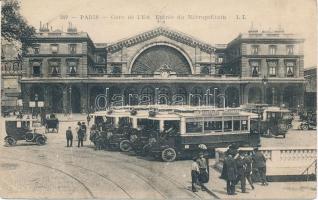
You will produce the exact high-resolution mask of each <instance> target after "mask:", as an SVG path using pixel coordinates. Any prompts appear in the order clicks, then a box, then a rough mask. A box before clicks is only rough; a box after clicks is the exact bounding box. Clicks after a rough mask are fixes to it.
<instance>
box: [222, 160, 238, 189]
mask: <svg viewBox="0 0 318 200" xmlns="http://www.w3.org/2000/svg"><path fill="white" fill-rule="evenodd" d="M224 166H225V167H226V169H225V171H226V172H225V173H226V174H225V177H224V178H225V180H226V190H227V194H228V195H235V181H236V174H237V169H236V163H235V160H234V158H233V155H232V154H228V155H227V156H226V157H225V160H224Z"/></svg>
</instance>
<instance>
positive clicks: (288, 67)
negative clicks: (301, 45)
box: [286, 61, 295, 77]
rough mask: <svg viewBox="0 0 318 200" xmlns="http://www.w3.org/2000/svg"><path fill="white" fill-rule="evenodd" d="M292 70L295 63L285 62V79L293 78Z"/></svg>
mask: <svg viewBox="0 0 318 200" xmlns="http://www.w3.org/2000/svg"><path fill="white" fill-rule="evenodd" d="M294 68H295V62H294V61H288V62H286V75H287V77H293V76H294Z"/></svg>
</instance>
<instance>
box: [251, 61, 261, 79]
mask: <svg viewBox="0 0 318 200" xmlns="http://www.w3.org/2000/svg"><path fill="white" fill-rule="evenodd" d="M250 66H251V70H252V77H258V76H259V75H260V73H259V70H260V62H259V61H250Z"/></svg>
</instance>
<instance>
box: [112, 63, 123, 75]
mask: <svg viewBox="0 0 318 200" xmlns="http://www.w3.org/2000/svg"><path fill="white" fill-rule="evenodd" d="M121 73H122V70H121V66H119V65H113V66H112V74H121Z"/></svg>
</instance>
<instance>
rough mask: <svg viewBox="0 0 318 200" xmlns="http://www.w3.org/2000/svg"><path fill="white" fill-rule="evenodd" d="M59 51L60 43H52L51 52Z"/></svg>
mask: <svg viewBox="0 0 318 200" xmlns="http://www.w3.org/2000/svg"><path fill="white" fill-rule="evenodd" d="M58 51H59V45H58V44H51V52H52V53H53V54H56V53H58Z"/></svg>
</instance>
